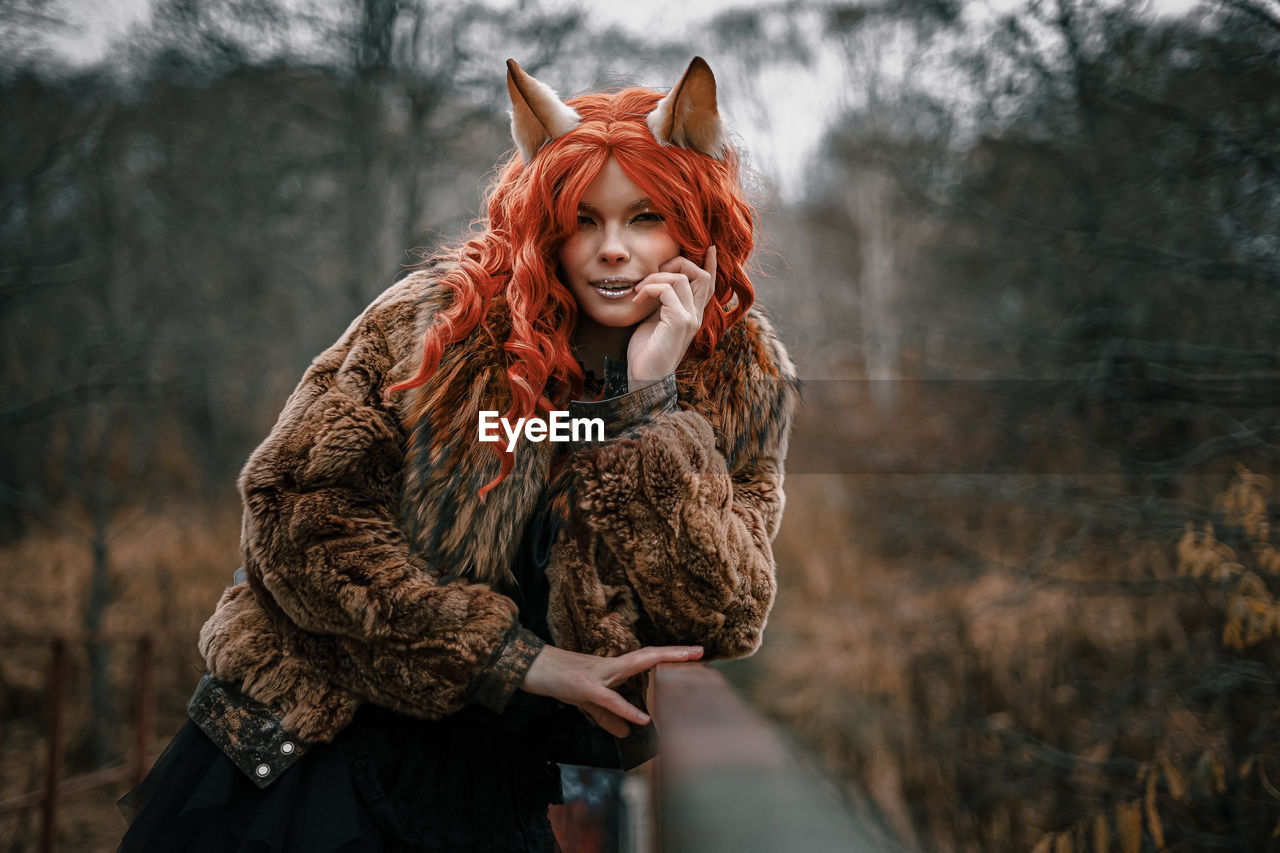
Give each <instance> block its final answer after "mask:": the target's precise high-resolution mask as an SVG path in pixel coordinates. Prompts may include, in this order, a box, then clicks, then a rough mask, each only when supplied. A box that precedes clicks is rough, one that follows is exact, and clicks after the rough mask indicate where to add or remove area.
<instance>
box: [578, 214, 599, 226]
mask: <svg viewBox="0 0 1280 853" xmlns="http://www.w3.org/2000/svg"><path fill="white" fill-rule="evenodd" d="M595 224H596V221H595V220H594V219H592V218H591V217H590V216H587V215H585V214H580V215H579V216H578V227H579V228H586V227H587V226H590V225H595Z"/></svg>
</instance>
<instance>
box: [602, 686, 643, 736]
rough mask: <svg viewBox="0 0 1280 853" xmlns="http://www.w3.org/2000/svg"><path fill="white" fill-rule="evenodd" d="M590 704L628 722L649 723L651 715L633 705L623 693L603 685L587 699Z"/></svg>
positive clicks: (640, 724) (639, 724)
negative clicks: (623, 696)
mask: <svg viewBox="0 0 1280 853" xmlns="http://www.w3.org/2000/svg"><path fill="white" fill-rule="evenodd" d="M587 703H588V704H592V705H596V706H597V707H599V708H600V709H601V710H604V711H608V712H609V713H611V714H614V715H616V716H617V717H618V718H619V719H621V720H624V721H625V722H628V723H635V724H636V725H637V726H645V725H648V724H649V715H648V714H646V713H645V712H644V711H641V710H640V709H639V708H637V707H636V706H635V705H632V704H631V703H630V702H628V701H627V700H626V699H623V698H622V695H621V694H619V693H617V692H615V691H613V690H610V689H609V688H607V687H604V686H601V687H600V689H599V690H598V691H596V692H595V693H593V694H592V696H591V698H590V699H588V700H587Z"/></svg>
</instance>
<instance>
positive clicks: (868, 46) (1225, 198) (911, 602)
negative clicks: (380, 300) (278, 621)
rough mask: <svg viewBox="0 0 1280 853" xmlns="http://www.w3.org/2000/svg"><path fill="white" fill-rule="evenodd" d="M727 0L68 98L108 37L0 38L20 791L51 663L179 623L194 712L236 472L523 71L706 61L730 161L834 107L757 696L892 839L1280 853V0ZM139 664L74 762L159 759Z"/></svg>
mask: <svg viewBox="0 0 1280 853" xmlns="http://www.w3.org/2000/svg"><path fill="white" fill-rule="evenodd" d="M717 8H718V11H715V12H714V14H713V13H711V12H708V13H707V15H706V18H705V21H706V22H705V23H699V24H698V26H696V27H658V26H651V27H648V28H644V29H643V31H641V29H640V28H625V27H608V26H602V25H599V24H596V23H593V19H592V18H591V16H590V15H589V14H588V13H587V11H586V9H587V7H586V6H583V7H581V8H578V7H573V6H571V5H568V4H560V5H554V6H552V5H546V6H542V5H539V4H537V3H532V2H520V3H499V2H489V3H486V2H458V3H448V4H445V3H435V2H431V0H361V2H354V0H351V2H337V3H319V2H307V0H293V2H286V0H154V2H153V3H152V7H151V14H150V17H149V18H146V19H143V20H142V21H141V22H140V23H138V24H137V25H135V26H134V27H133V28H132V29H131V30H130V31H129V33H128V34H127V36H126V37H123V38H121V39H119V40H118V41H116V42H115V43H113V44H112V45H111V46H110V48H109V49H108V51H107V53H106V55H105V56H104V57H103V58H102V59H101V60H100V61H96V62H94V63H93V64H91V65H83V64H76V63H72V62H70V61H69V60H68V59H67V58H66V57H65V55H63V54H61V53H59V52H58V51H56V50H53V49H52V48H51V47H50V46H49V45H50V42H51V39H54V38H56V37H57V36H58V34H59V33H60V32H62V31H64V30H65V29H66V28H68V27H73V26H74V25H75V21H76V10H77V6H76V4H73V3H57V2H42V1H41V0H0V24H2V28H0V63H2V65H0V115H3V117H4V118H3V121H2V122H0V348H3V361H2V362H0V436H3V442H2V445H0V635H3V637H4V646H3V654H2V655H0V720H2V721H3V722H2V724H0V799H3V798H5V797H9V796H13V795H16V794H21V793H23V792H25V791H28V790H33V789H36V788H38V787H39V785H40V780H41V779H42V778H43V772H44V768H43V764H42V762H43V753H42V752H41V749H40V744H41V743H42V738H43V724H42V722H41V716H40V712H41V697H42V690H43V687H44V679H45V674H46V670H47V668H48V652H47V643H46V642H44V641H42V640H39V639H38V638H39V637H46V636H48V635H49V634H51V633H55V632H63V633H67V634H78V635H84V634H88V633H95V632H116V633H117V634H120V635H121V636H123V635H124V633H126V632H129V631H138V630H149V631H153V632H155V633H156V636H157V637H158V638H160V640H159V646H158V649H157V667H158V669H157V689H158V691H159V710H158V714H159V718H158V719H157V721H156V734H157V737H158V738H159V739H160V740H161V742H163V741H164V740H165V739H167V738H168V737H169V735H170V734H171V733H172V732H173V731H176V729H177V728H178V726H179V725H180V724H181V721H182V718H183V714H184V710H183V708H184V704H185V701H186V698H187V696H188V695H189V693H190V690H191V688H192V686H193V685H194V682H195V680H196V678H197V677H198V669H199V660H198V657H197V655H196V653H195V648H194V646H195V633H196V631H197V630H198V627H199V625H200V624H201V623H202V622H203V620H204V619H205V617H206V616H207V615H208V613H209V612H210V610H211V608H212V606H213V604H214V602H215V601H216V599H217V597H218V595H219V594H220V592H221V590H222V588H223V587H224V586H226V585H227V584H229V583H230V577H231V572H232V570H233V569H234V568H235V567H236V566H237V565H239V563H238V557H237V545H238V534H239V531H238V524H239V521H238V512H239V508H238V502H237V497H236V494H235V490H234V481H235V476H236V473H237V471H238V468H239V466H240V465H241V464H242V462H243V460H244V459H245V458H246V456H247V455H248V453H249V452H250V451H251V450H252V448H253V447H254V446H255V444H256V443H257V442H258V441H259V440H261V438H262V437H263V436H264V435H265V434H266V432H267V430H268V429H269V428H270V425H271V424H272V423H273V421H274V418H275V415H276V413H277V412H278V410H279V407H280V405H281V403H282V402H283V400H284V399H285V397H286V395H287V394H288V393H289V391H290V390H291V388H292V387H293V384H294V383H295V382H296V381H297V379H298V377H299V376H300V375H301V372H302V370H303V369H304V368H305V366H306V364H307V363H308V361H309V360H310V358H311V357H312V356H313V355H314V354H316V353H317V352H319V351H320V350H321V349H323V348H324V347H325V346H327V345H328V344H329V343H330V342H332V341H333V340H334V339H335V338H336V337H337V336H338V335H339V334H340V333H341V331H342V330H343V329H344V328H345V326H346V324H347V323H348V322H349V321H350V320H351V318H352V317H354V316H355V314H356V313H357V312H358V311H359V310H360V309H361V308H363V306H364V305H365V304H366V303H367V302H368V301H369V300H370V299H371V298H372V297H373V296H374V295H376V294H377V293H378V292H380V291H381V290H382V289H383V288H385V287H386V286H387V285H388V284H389V283H390V282H392V281H393V280H394V279H395V278H396V277H397V276H399V275H401V274H403V272H404V271H405V269H406V265H407V264H410V263H412V262H413V260H414V258H415V256H414V255H413V254H412V253H410V252H408V250H412V249H414V248H418V249H422V250H430V249H432V248H434V247H437V246H439V245H441V244H443V243H447V242H449V241H451V240H453V239H456V237H457V236H458V235H459V234H460V233H462V232H463V230H464V229H465V228H466V225H467V222H468V221H469V220H470V219H471V218H472V217H473V216H475V214H476V211H477V210H478V206H479V187H480V186H482V185H483V184H484V182H485V181H486V180H487V177H488V175H489V171H490V169H491V167H492V165H493V163H494V162H495V160H496V159H497V158H498V156H499V155H501V154H502V153H503V152H504V151H506V150H507V149H508V148H509V145H510V143H509V137H508V135H507V117H506V109H507V102H506V95H505V91H504V89H503V77H502V60H504V59H505V58H506V57H507V56H515V57H517V58H519V59H520V60H521V62H522V63H523V64H524V65H525V67H526V68H528V69H529V70H530V71H531V72H532V73H534V74H536V75H538V76H539V77H541V78H542V79H544V80H546V81H547V82H548V83H550V84H551V85H553V86H555V87H556V88H557V89H558V90H559V91H560V92H561V93H562V94H568V93H573V92H577V91H580V90H583V89H587V88H596V87H599V86H600V85H606V84H609V83H616V82H623V81H632V80H635V81H637V82H642V83H647V84H649V85H656V86H667V85H670V84H671V83H672V82H674V79H675V77H676V76H677V75H678V73H679V71H680V70H681V69H682V68H683V67H684V65H685V63H687V61H688V59H689V57H690V56H691V55H693V54H695V53H697V54H702V55H704V56H706V57H707V58H708V59H709V61H710V63H711V65H712V67H713V68H714V69H716V72H717V74H718V77H719V80H720V87H721V92H722V96H723V97H724V99H725V101H724V104H725V112H726V113H728V117H729V120H730V121H731V122H735V123H737V124H739V125H741V126H743V127H745V126H747V125H754V126H756V127H763V128H765V131H766V133H767V132H770V130H771V129H770V123H771V122H774V123H775V124H779V125H781V124H782V123H783V122H779V121H778V119H777V118H776V116H777V113H776V111H775V108H776V107H777V104H776V103H771V102H770V98H771V97H772V98H775V99H781V100H786V99H787V98H789V97H791V95H788V93H787V92H786V91H785V90H779V88H778V86H777V85H776V81H777V80H791V81H792V83H791V85H792V86H793V87H794V88H796V90H797V91H796V95H797V96H798V95H799V94H803V92H802V91H800V90H809V91H811V92H812V91H822V92H829V93H834V98H833V100H832V101H831V103H832V104H833V105H834V106H833V108H832V109H831V111H830V112H829V114H828V115H826V116H821V115H817V114H810V115H808V116H807V120H808V121H823V122H825V125H824V126H823V127H822V128H821V129H820V132H821V140H822V142H821V145H820V147H819V148H818V149H817V150H816V151H815V152H814V153H813V155H812V156H809V157H807V158H806V162H805V163H804V164H803V168H802V169H799V170H798V171H797V174H799V175H800V178H799V179H798V180H796V181H794V182H792V183H791V184H788V185H787V187H786V188H785V189H786V191H785V192H782V193H778V192H773V191H771V189H770V184H769V181H768V178H769V175H767V174H765V175H763V176H762V177H761V179H760V180H758V181H756V189H757V190H758V191H759V193H760V200H761V215H762V225H763V230H764V233H765V237H766V242H765V244H764V245H763V247H762V250H761V251H760V252H759V264H760V267H761V272H760V274H759V276H758V277H757V282H758V293H759V295H760V301H761V303H762V304H763V305H764V306H765V307H766V308H767V309H769V310H770V312H771V313H772V314H773V315H774V317H775V319H776V320H777V322H778V323H779V325H780V326H781V328H782V330H783V332H784V334H785V336H786V338H787V340H788V341H789V343H790V345H791V348H792V351H793V355H794V356H795V357H796V360H797V363H798V365H799V367H800V371H801V375H802V376H803V377H805V378H806V380H807V388H806V407H805V409H804V412H803V414H802V418H801V422H800V423H799V424H798V427H797V431H796V434H795V437H794V440H793V447H792V454H791V458H790V460H789V462H788V473H789V477H788V510H787V513H786V517H785V522H784V525H783V530H782V532H781V534H780V537H779V540H778V542H777V546H776V552H777V559H778V570H779V580H780V584H781V593H780V595H779V599H778V602H777V606H776V609H775V611H774V615H773V617H772V619H771V621H770V626H769V632H768V637H767V640H766V643H765V646H764V648H763V650H762V651H761V652H760V653H759V654H758V655H757V656H756V657H755V658H753V659H752V660H751V661H750V662H749V663H748V664H746V665H742V666H738V667H736V668H735V669H734V672H735V673H736V674H737V676H738V678H739V680H740V682H741V683H742V684H743V685H744V687H745V688H746V689H747V690H748V692H749V694H750V696H751V698H752V699H753V700H754V701H755V702H756V704H757V707H759V708H761V709H762V710H764V711H765V712H766V713H767V714H769V715H770V716H771V717H772V718H773V719H775V720H776V721H778V722H779V723H781V724H782V725H784V726H785V727H787V728H788V729H789V730H790V731H793V732H795V733H796V734H797V735H798V737H799V738H800V739H801V740H802V741H803V742H804V743H806V744H807V745H809V746H810V747H812V748H813V749H814V750H815V751H816V752H817V753H818V754H819V755H820V756H821V757H822V760H823V761H824V762H825V763H826V765H827V766H828V767H829V768H830V769H831V770H832V772H833V773H834V774H836V776H837V777H838V778H840V779H842V780H844V781H845V782H846V783H847V785H848V789H849V791H850V792H851V794H852V798H853V800H854V801H855V802H857V803H860V804H861V808H862V809H863V810H864V813H865V815H866V816H867V818H868V819H869V820H874V821H876V822H877V823H879V824H880V825H882V826H883V827H884V828H885V831H886V832H887V833H888V834H889V835H890V836H892V838H893V839H894V840H895V843H897V844H899V845H901V847H902V848H903V849H907V850H916V849H920V850H942V851H949V850H957V851H1015V850H1038V851H1049V850H1053V851H1069V850H1094V851H1103V850H1117V851H1134V852H1135V853H1136V851H1139V850H1184V851H1186V850H1210V849H1216V850H1242V851H1243V850H1262V849H1276V848H1277V845H1280V842H1278V841H1277V838H1278V837H1280V788H1278V787H1277V786H1280V719H1278V718H1277V713H1278V712H1280V601H1278V597H1280V552H1278V551H1277V550H1276V547H1275V545H1274V544H1273V543H1271V542H1270V536H1271V533H1272V526H1273V524H1274V521H1275V518H1276V507H1277V504H1276V498H1277V496H1276V492H1275V477H1276V476H1277V474H1278V473H1280V470H1278V469H1280V464H1278V463H1280V381H1278V380H1280V333H1278V331H1277V330H1278V329H1280V130H1278V128H1280V3H1277V2H1276V0H1206V1H1205V2H1203V3H1202V4H1200V5H1196V6H1193V7H1190V8H1189V9H1187V10H1185V11H1183V12H1182V13H1181V14H1178V15H1172V14H1161V13H1159V10H1158V9H1152V8H1149V7H1147V6H1145V5H1143V4H1140V3H1129V2H1095V0H1029V2H1025V3H1017V4H1013V5H1010V4H1005V5H1003V6H1001V7H1000V9H993V8H992V7H989V6H987V5H986V4H979V3H970V2H966V0H883V2H879V1H878V0H867V2H864V3H854V4H850V3H836V2H827V3H822V2H808V3H805V2H773V3H768V2H766V3H756V4H746V3H744V4H742V5H741V6H739V7H727V6H725V7H717ZM668 31H670V32H668ZM672 32H675V33H678V34H676V35H672V34H671V33H672ZM686 33H691V34H686ZM769 81H775V82H774V83H769ZM785 131H786V128H785V127H782V126H778V127H776V128H772V132H775V133H776V134H778V135H779V136H780V137H781V135H782V134H783V133H784V132H785ZM779 147H780V148H782V149H785V147H786V144H785V142H783V143H779ZM24 638H25V639H24ZM131 655H132V652H131V647H130V646H129V645H128V644H124V643H118V642H105V643H100V644H93V645H88V646H83V645H82V646H79V647H76V648H73V649H72V679H71V682H70V685H71V687H70V689H71V691H72V692H71V699H72V704H71V705H70V706H69V711H68V714H69V721H70V724H71V732H70V740H69V750H70V752H69V767H68V772H71V773H75V772H85V771H88V770H92V769H94V768H96V767H100V766H102V765H104V764H107V763H110V762H112V761H118V760H120V759H121V758H122V757H123V756H124V755H125V754H126V752H127V749H128V741H129V737H130V735H129V734H128V720H129V719H130V714H131V713H132V711H133V709H132V708H131V705H130V703H131V701H132V699H131V698H130V697H131V693H130V687H129V684H130V680H131V678H132V667H133V665H134V664H133V658H132V656H131ZM91 709H92V712H91ZM122 792H123V791H122V790H119V791H114V792H113V791H107V792H106V793H105V795H104V792H102V791H96V792H93V793H92V794H85V795H81V796H79V797H78V798H74V799H73V801H72V806H73V807H72V808H70V809H66V810H64V813H63V814H64V816H63V823H64V826H63V830H62V837H63V840H64V842H65V843H66V845H67V849H77V850H79V849H110V848H111V847H112V846H113V844H114V841H115V840H116V839H118V836H119V833H120V832H121V830H122V828H123V823H122V821H121V819H120V817H119V815H118V813H116V811H115V808H114V805H113V804H112V802H110V801H109V800H110V799H113V798H114V796H118V795H119V793H122ZM108 795H110V796H108ZM37 832H38V814H37V813H36V812H35V811H34V810H28V811H27V812H24V813H18V814H10V815H6V816H4V817H2V818H0V849H3V850H12V851H18V850H27V849H31V848H32V846H33V845H34V841H33V839H34V838H35V837H36V833H37Z"/></svg>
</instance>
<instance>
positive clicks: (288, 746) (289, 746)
mask: <svg viewBox="0 0 1280 853" xmlns="http://www.w3.org/2000/svg"><path fill="white" fill-rule="evenodd" d="M280 751H281V752H283V753H284V754H285V755H293V742H292V741H285V742H284V743H282V744H280Z"/></svg>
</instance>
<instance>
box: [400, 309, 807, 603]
mask: <svg viewBox="0 0 1280 853" xmlns="http://www.w3.org/2000/svg"><path fill="white" fill-rule="evenodd" d="M448 298H449V294H448V290H447V289H446V288H444V287H440V286H432V287H429V288H428V289H427V290H426V292H425V293H424V295H423V297H422V300H421V307H422V310H421V311H420V312H419V322H420V323H421V324H425V323H426V322H429V321H430V318H431V316H432V315H433V314H434V313H435V311H437V310H440V309H441V308H442V307H444V305H446V304H447V301H448ZM488 317H489V324H488V325H489V328H490V329H492V332H493V333H492V334H489V333H487V332H485V331H484V330H483V327H481V328H477V329H476V331H475V332H473V333H472V335H471V336H470V337H469V338H468V339H467V340H466V341H464V342H462V343H460V344H456V345H454V346H452V347H450V348H448V349H447V350H446V351H445V353H444V355H443V356H442V357H441V360H440V368H439V370H438V371H437V372H436V374H435V375H434V376H433V377H432V378H431V380H429V381H428V382H427V383H426V384H424V385H422V386H419V387H418V388H415V389H413V390H411V391H410V392H409V393H408V394H406V395H405V396H404V398H403V399H402V400H401V403H400V407H401V415H402V417H405V418H408V420H409V422H414V423H415V425H414V427H413V430H412V433H411V435H410V437H409V441H408V459H407V464H406V468H405V479H404V496H403V501H402V516H403V517H402V522H403V528H404V530H405V531H406V533H407V535H408V536H409V538H410V541H411V543H412V545H413V548H414V550H415V551H417V552H418V553H420V554H421V555H422V556H423V558H424V559H425V560H426V562H427V564H428V565H433V566H438V567H440V569H441V572H442V573H443V574H444V576H445V577H446V578H449V577H466V578H468V579H469V580H472V581H478V582H481V583H488V584H495V585H501V584H503V583H505V582H507V581H509V580H510V579H511V576H510V568H509V567H510V566H511V565H512V562H513V560H514V558H515V556H516V549H517V548H518V547H519V545H520V541H521V538H522V535H523V532H524V528H525V526H526V524H527V523H528V521H529V518H530V516H531V515H532V513H533V512H534V510H535V508H536V507H537V505H538V502H539V500H540V498H541V497H542V495H543V492H544V491H545V489H546V487H547V482H548V474H549V471H550V467H551V461H552V459H553V458H554V457H555V455H556V451H557V449H558V447H559V445H556V444H553V443H551V442H546V441H544V442H538V443H530V442H526V441H524V440H521V441H520V443H519V444H517V446H516V448H515V461H514V467H513V468H512V470H511V473H510V474H509V475H508V476H507V478H506V479H505V480H503V481H502V483H501V484H499V485H498V486H497V487H496V488H495V489H493V490H492V491H491V492H489V494H488V495H487V498H486V500H485V501H484V502H481V500H480V497H479V495H478V492H479V490H480V488H481V487H482V486H483V485H484V484H485V483H488V482H489V481H490V480H492V479H493V478H494V477H495V476H497V474H498V471H499V467H500V466H499V460H498V456H497V454H496V453H494V452H493V450H492V448H490V447H489V446H487V445H483V444H481V443H480V442H479V441H478V440H477V439H476V430H477V423H478V418H479V412H480V411H481V410H482V409H496V410H498V411H506V409H507V407H508V406H509V405H510V401H511V395H510V391H509V390H508V388H507V382H506V377H505V370H506V355H505V353H504V352H503V350H502V345H501V343H500V342H501V341H505V339H506V337H507V335H508V334H509V332H510V328H511V322H510V311H509V307H508V305H507V301H506V298H505V297H504V296H498V297H495V298H494V300H493V301H492V302H491V303H490V306H489V309H488ZM419 331H420V332H421V331H425V325H424V326H423V327H422V328H420V329H419ZM418 339H419V340H420V339H421V337H420V336H419V338H418ZM676 383H677V389H678V396H679V400H680V405H681V408H686V409H688V408H692V409H695V410H697V411H698V412H700V413H701V414H703V415H704V416H705V417H706V418H707V419H708V421H710V423H711V426H712V428H713V430H714V432H715V435H716V446H717V448H718V449H719V450H720V451H721V452H722V453H724V454H725V458H726V461H727V462H728V464H729V470H730V471H731V472H732V471H734V470H736V469H737V468H738V467H739V466H740V465H741V464H743V463H745V462H746V461H747V460H748V459H749V458H750V457H752V456H754V455H757V454H759V453H762V452H768V453H770V454H771V455H774V454H776V457H777V459H778V464H779V465H781V464H782V459H783V458H784V457H785V455H786V447H785V442H786V435H787V432H786V424H787V422H788V419H789V417H790V412H791V408H792V406H793V404H794V399H795V394H796V392H797V391H798V388H799V383H798V380H796V378H795V368H794V365H793V364H792V363H791V360H790V358H789V357H788V355H787V353H786V351H785V349H783V347H782V345H781V343H780V342H779V341H778V338H777V335H776V334H775V333H774V330H773V327H772V325H771V324H770V322H769V321H768V319H767V318H766V317H765V315H764V314H763V313H762V312H761V311H759V310H758V309H757V308H754V307H753V308H752V309H751V310H750V311H748V312H747V314H746V315H745V316H744V317H742V318H741V319H740V320H739V321H738V322H737V323H735V324H734V325H733V326H731V327H730V328H729V329H728V330H726V332H725V334H724V335H723V337H722V338H721V340H720V343H719V345H718V346H717V347H716V349H715V350H714V351H713V352H712V353H711V354H710V355H709V356H708V357H707V358H704V359H687V360H686V361H685V362H684V363H683V364H681V365H680V367H679V369H678V370H677V371H676ZM413 415H417V418H416V422H415V419H414V418H413V417H412V416H413Z"/></svg>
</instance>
